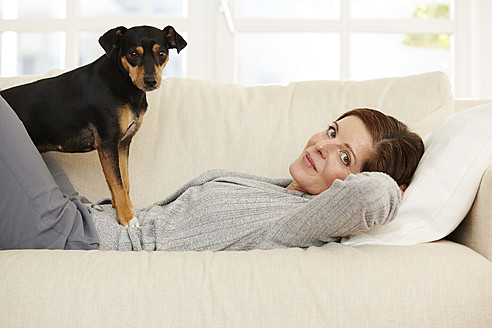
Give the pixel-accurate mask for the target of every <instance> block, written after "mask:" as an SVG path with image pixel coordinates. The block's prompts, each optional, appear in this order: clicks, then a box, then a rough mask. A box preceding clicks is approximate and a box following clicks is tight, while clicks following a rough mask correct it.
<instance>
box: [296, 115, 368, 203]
mask: <svg viewBox="0 0 492 328" xmlns="http://www.w3.org/2000/svg"><path fill="white" fill-rule="evenodd" d="M372 143H373V140H372V136H371V134H370V133H369V131H368V130H367V127H366V126H365V124H364V123H363V121H362V120H361V119H360V118H359V117H357V116H354V115H351V116H347V117H345V118H343V119H341V120H339V121H336V122H333V123H332V124H331V125H330V127H329V128H328V129H327V130H326V131H323V132H320V133H317V134H315V135H314V136H312V137H311V138H310V139H309V140H308V142H307V145H306V147H305V148H304V151H303V152H302V153H301V156H299V158H297V159H296V160H295V161H294V162H293V163H292V164H291V165H290V167H289V171H290V174H291V175H292V178H294V182H293V183H292V184H290V185H289V186H288V187H287V189H291V190H298V191H301V192H306V193H309V194H312V195H317V194H320V193H321V192H323V191H325V190H326V189H328V188H329V187H330V186H331V185H332V183H333V181H335V179H340V180H344V179H345V178H346V177H347V176H348V175H349V174H351V173H354V174H356V173H360V172H361V171H362V165H363V164H364V162H365V161H366V160H367V159H369V158H370V156H371V147H372Z"/></svg>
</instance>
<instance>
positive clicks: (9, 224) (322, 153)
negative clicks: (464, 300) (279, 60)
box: [0, 99, 423, 251]
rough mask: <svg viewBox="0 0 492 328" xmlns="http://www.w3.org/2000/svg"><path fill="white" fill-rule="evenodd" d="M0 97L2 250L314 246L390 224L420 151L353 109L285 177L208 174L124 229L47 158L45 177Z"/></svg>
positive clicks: (391, 122)
mask: <svg viewBox="0 0 492 328" xmlns="http://www.w3.org/2000/svg"><path fill="white" fill-rule="evenodd" d="M1 100H2V101H1V102H0V172H1V179H2V183H1V190H0V195H1V196H0V248H2V249H11V248H65V249H94V248H99V249H120V250H139V249H145V250H213V251H218V250H247V249H253V248H261V249H270V248H281V247H309V246H312V245H322V244H324V243H327V242H332V241H339V240H340V238H341V237H344V236H350V235H351V234H353V233H356V232H360V231H365V230H367V229H369V228H370V227H371V226H373V225H376V224H383V223H385V222H388V221H390V220H392V219H393V218H394V217H395V215H396V211H397V207H398V204H399V200H400V198H401V193H400V190H399V189H398V186H400V187H404V186H405V185H406V184H408V182H409V180H410V178H411V176H412V174H413V171H414V170H415V168H416V165H417V163H418V160H419V159H420V156H421V155H422V153H423V144H422V141H421V140H420V138H419V137H418V136H417V135H416V134H414V133H411V132H409V131H408V129H407V128H406V126H404V125H403V124H401V123H400V122H398V121H397V120H395V119H394V118H391V117H388V116H386V115H384V114H382V113H380V112H378V111H375V110H369V109H357V110H354V111H351V112H348V113H346V114H344V115H342V116H341V117H340V118H339V119H337V120H336V121H335V122H333V124H332V125H330V127H329V128H328V129H327V130H326V131H324V132H321V133H318V134H316V135H314V136H313V137H312V138H311V139H310V140H309V141H308V143H307V145H306V148H305V149H304V151H303V152H302V153H301V155H300V157H299V158H298V159H296V160H295V161H294V162H293V163H292V164H291V166H290V172H291V175H292V178H293V179H268V178H261V177H256V176H251V175H246V174H241V173H235V172H227V171H220V170H215V171H208V172H205V173H204V174H202V175H200V176H199V177H197V178H195V179H193V180H192V181H190V182H188V183H187V184H185V185H184V186H182V187H181V188H180V189H179V190H177V191H176V192H175V193H174V194H172V195H170V196H169V197H168V198H166V199H165V200H163V201H161V202H159V203H157V204H154V205H152V206H150V207H148V208H144V209H139V210H136V211H135V215H136V216H137V217H138V219H139V221H140V225H141V226H140V227H137V228H126V227H122V226H120V225H119V224H118V223H117V220H116V216H115V213H114V210H113V209H112V208H111V206H110V205H101V206H90V205H84V204H83V198H81V197H79V196H78V194H77V193H76V192H75V191H74V190H73V188H72V186H71V184H70V182H69V181H68V179H67V177H66V175H64V173H63V171H62V170H61V168H60V167H59V166H58V164H57V163H56V161H54V160H53V158H52V157H51V156H50V155H46V156H45V160H46V163H47V165H48V167H49V170H50V171H51V173H50V171H48V167H47V166H46V165H45V163H44V162H43V160H42V158H41V156H40V155H39V153H38V152H37V150H36V148H35V147H34V145H33V144H32V142H31V141H30V139H29V137H28V135H27V133H26V131H25V129H24V128H23V126H22V123H21V122H20V121H19V120H18V118H17V116H16V115H15V113H14V112H13V111H12V109H11V108H10V107H9V106H8V105H7V104H6V103H5V102H4V101H3V99H1ZM370 171H378V172H385V173H387V174H388V175H389V176H388V175H387V174H384V173H378V172H370ZM361 172H365V173H361ZM393 179H394V180H393ZM395 181H396V182H395Z"/></svg>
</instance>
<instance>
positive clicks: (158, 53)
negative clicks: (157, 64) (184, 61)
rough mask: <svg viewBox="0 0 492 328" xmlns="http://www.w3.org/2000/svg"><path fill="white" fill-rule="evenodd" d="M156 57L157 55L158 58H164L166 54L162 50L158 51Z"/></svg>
mask: <svg viewBox="0 0 492 328" xmlns="http://www.w3.org/2000/svg"><path fill="white" fill-rule="evenodd" d="M157 55H158V56H159V57H166V53H165V52H164V51H163V50H160V51H158V52H157Z"/></svg>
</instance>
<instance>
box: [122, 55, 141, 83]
mask: <svg viewBox="0 0 492 328" xmlns="http://www.w3.org/2000/svg"><path fill="white" fill-rule="evenodd" d="M142 51H143V49H142ZM121 64H122V65H123V67H124V68H125V69H126V70H127V72H128V75H130V78H131V79H132V82H133V84H135V85H136V86H137V88H139V89H140V90H142V91H145V84H144V82H143V78H144V74H145V71H144V67H143V66H132V65H130V63H129V62H128V60H127V58H126V56H123V57H121Z"/></svg>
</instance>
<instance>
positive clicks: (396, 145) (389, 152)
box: [337, 108, 424, 186]
mask: <svg viewBox="0 0 492 328" xmlns="http://www.w3.org/2000/svg"><path fill="white" fill-rule="evenodd" d="M350 115H354V116H357V117H359V118H360V119H361V120H362V121H363V122H364V124H365V125H366V127H367V129H368V130H369V133H370V134H371V135H372V138H373V149H372V150H373V156H372V157H371V158H370V159H368V160H367V161H366V162H365V163H364V164H363V166H362V172H364V171H366V172H367V171H376V172H384V173H386V174H388V175H389V176H391V177H392V178H393V179H394V180H395V181H396V182H397V183H398V185H400V186H405V185H408V184H409V183H410V179H411V178H412V176H413V173H414V172H415V169H416V168H417V165H418V163H419V161H420V158H421V157H422V155H423V154H424V143H423V142H422V139H421V138H420V136H419V135H418V134H417V133H415V132H412V131H410V130H409V129H408V127H407V126H406V125H405V124H403V123H402V122H400V121H398V120H397V119H396V118H394V117H392V116H388V115H386V114H383V113H382V112H380V111H377V110H375V109H369V108H357V109H353V110H351V111H348V112H346V113H345V114H343V115H342V116H340V117H339V118H338V119H337V121H339V120H341V119H342V118H344V117H347V116H350Z"/></svg>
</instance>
